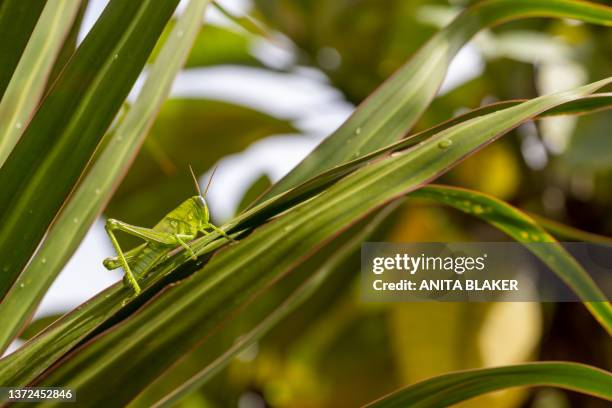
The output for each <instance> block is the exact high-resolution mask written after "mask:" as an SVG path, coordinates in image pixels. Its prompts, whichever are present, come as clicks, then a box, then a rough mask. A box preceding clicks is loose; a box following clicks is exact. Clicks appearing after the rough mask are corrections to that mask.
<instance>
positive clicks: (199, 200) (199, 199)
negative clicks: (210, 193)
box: [197, 196, 206, 207]
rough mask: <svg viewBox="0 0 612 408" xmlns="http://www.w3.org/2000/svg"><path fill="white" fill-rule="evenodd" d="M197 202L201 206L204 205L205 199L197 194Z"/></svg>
mask: <svg viewBox="0 0 612 408" xmlns="http://www.w3.org/2000/svg"><path fill="white" fill-rule="evenodd" d="M197 202H198V204H200V205H201V206H202V207H206V201H204V197H202V196H198V200H197Z"/></svg>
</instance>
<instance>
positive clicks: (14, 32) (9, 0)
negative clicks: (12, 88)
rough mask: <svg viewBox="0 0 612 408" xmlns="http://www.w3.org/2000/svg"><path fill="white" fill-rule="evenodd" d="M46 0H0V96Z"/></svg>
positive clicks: (0, 96) (2, 94)
mask: <svg viewBox="0 0 612 408" xmlns="http://www.w3.org/2000/svg"><path fill="white" fill-rule="evenodd" d="M45 3H46V0H32V1H27V2H26V1H22V0H3V1H2V2H0V38H4V39H6V38H10V39H11V40H10V41H2V47H1V48H0V67H2V69H1V70H0V98H2V97H3V96H4V91H5V90H6V87H7V86H8V84H9V82H10V80H11V77H12V76H13V72H14V71H15V67H17V64H18V63H19V59H20V58H21V54H22V53H23V50H24V49H25V47H26V44H27V43H28V39H29V38H30V35H31V34H32V31H33V30H34V26H35V25H36V22H37V21H38V18H39V17H40V14H41V13H42V11H43V8H44V7H45Z"/></svg>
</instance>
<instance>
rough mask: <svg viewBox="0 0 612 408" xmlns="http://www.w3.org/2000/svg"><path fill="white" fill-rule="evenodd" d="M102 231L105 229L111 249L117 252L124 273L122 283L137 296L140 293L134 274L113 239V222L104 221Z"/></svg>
mask: <svg viewBox="0 0 612 408" xmlns="http://www.w3.org/2000/svg"><path fill="white" fill-rule="evenodd" d="M104 229H106V233H107V234H108V236H109V237H110V240H111V242H112V244H113V247H114V248H115V251H116V252H117V257H118V258H119V262H120V263H121V266H122V267H123V270H124V271H125V276H124V282H126V281H127V282H126V283H127V284H129V285H130V286H131V287H132V288H133V289H134V292H135V294H136V295H138V294H139V293H140V285H138V282H137V281H136V278H135V277H134V274H133V273H132V270H131V269H130V265H129V264H128V262H127V260H126V259H125V256H124V254H123V251H122V250H121V247H120V246H119V242H118V241H117V238H115V233H114V231H115V230H116V229H117V226H116V222H115V220H113V219H108V220H107V221H106V225H105V226H104Z"/></svg>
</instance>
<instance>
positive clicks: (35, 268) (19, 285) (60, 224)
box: [0, 0, 209, 350]
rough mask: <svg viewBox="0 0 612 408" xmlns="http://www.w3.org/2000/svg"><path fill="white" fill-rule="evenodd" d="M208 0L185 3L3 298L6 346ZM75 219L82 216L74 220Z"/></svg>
mask: <svg viewBox="0 0 612 408" xmlns="http://www.w3.org/2000/svg"><path fill="white" fill-rule="evenodd" d="M208 2H209V0H192V1H191V3H190V4H189V6H188V7H187V8H186V9H185V12H184V13H183V15H182V17H181V18H180V19H179V20H178V22H177V24H176V26H175V27H174V29H173V31H172V32H171V33H170V35H169V37H168V39H167V40H166V42H165V44H164V46H163V47H162V50H161V52H160V53H159V55H158V57H157V59H156V61H155V63H154V64H153V66H152V67H151V70H150V72H149V74H148V78H147V80H146V82H145V84H144V85H143V88H142V90H141V92H140V94H139V95H138V98H137V100H136V101H135V103H134V105H133V106H132V107H131V108H130V110H129V111H128V113H127V114H126V115H125V118H123V120H122V122H121V124H120V125H119V126H118V127H117V129H115V131H114V132H113V133H112V134H111V139H110V140H109V142H108V144H106V146H105V147H104V150H103V151H102V153H100V155H99V156H98V158H97V160H96V162H95V163H94V165H93V166H92V168H91V169H90V170H89V172H88V173H87V175H86V176H85V178H84V179H83V181H82V182H81V183H80V185H79V186H78V188H77V190H76V191H75V192H74V194H73V195H72V196H71V197H70V199H69V201H68V203H67V205H66V206H65V208H64V209H63V211H62V212H61V214H60V216H59V218H58V219H57V220H56V221H55V222H54V224H53V226H52V227H51V229H50V230H49V232H48V234H47V236H46V238H45V241H44V242H43V244H42V246H41V247H40V248H39V250H38V251H37V252H36V255H35V256H34V258H33V259H32V261H31V262H30V263H29V264H28V266H27V267H26V269H25V270H24V271H23V273H22V274H21V275H20V276H19V278H18V279H17V281H16V284H15V285H14V286H13V288H12V289H11V290H10V291H9V292H8V294H7V295H6V297H5V299H4V301H3V302H2V303H0V350H3V349H4V347H6V346H7V345H8V343H9V342H10V340H11V339H12V338H13V337H14V336H15V335H16V334H17V333H18V331H19V329H20V328H22V327H23V325H24V324H25V323H26V322H27V320H28V318H29V316H30V315H31V314H32V313H33V312H34V309H35V308H36V306H37V304H38V302H39V301H40V300H41V299H42V296H43V295H44V294H45V292H46V291H47V289H48V288H49V286H50V285H51V283H52V282H53V280H54V279H55V277H56V276H57V274H58V273H59V272H60V271H61V268H62V267H63V266H64V264H65V263H66V262H67V261H68V259H70V257H71V256H72V254H73V252H74V251H75V250H76V248H77V247H78V245H79V243H80V242H81V240H82V238H83V237H84V236H85V234H86V232H87V231H88V230H89V227H90V226H91V224H92V223H93V221H94V220H95V219H96V217H97V216H98V215H99V214H100V212H101V211H102V209H103V207H104V205H105V203H106V201H107V200H108V198H109V197H110V196H111V195H112V193H113V191H114V189H115V188H116V187H117V185H118V184H119V182H120V181H121V178H122V176H123V174H125V171H126V170H127V168H128V167H129V165H130V162H131V158H132V157H133V156H134V155H135V152H136V151H137V150H138V149H139V147H140V145H141V143H142V141H143V139H144V137H145V135H146V133H147V130H148V129H149V127H150V125H151V124H152V122H153V121H154V119H155V116H156V114H157V112H158V111H159V109H160V107H161V105H162V103H163V102H164V100H165V99H166V97H167V95H168V93H169V91H170V86H171V85H172V81H173V80H174V77H175V76H176V74H177V72H178V71H179V70H180V68H181V66H182V64H183V62H184V61H185V59H186V58H187V55H188V53H189V50H190V49H191V46H192V44H193V41H194V39H195V37H196V36H197V34H198V30H199V28H200V26H201V23H202V15H203V13H204V8H205V6H206V4H207V3H208ZM75 219H76V220H79V222H74V220H75ZM24 288H27V290H24Z"/></svg>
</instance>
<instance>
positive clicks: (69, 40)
mask: <svg viewBox="0 0 612 408" xmlns="http://www.w3.org/2000/svg"><path fill="white" fill-rule="evenodd" d="M90 2H91V0H81V2H80V3H81V5H80V7H79V10H78V11H77V15H76V17H75V18H74V20H73V22H72V26H71V27H70V31H69V32H68V34H67V35H66V38H65V39H64V45H63V46H62V49H61V50H60V52H59V54H58V55H57V58H56V59H55V63H54V65H53V69H52V70H51V73H50V74H49V79H48V80H47V88H46V89H45V93H47V92H48V91H49V89H50V88H51V85H53V83H54V82H55V80H56V79H57V77H58V76H59V74H60V73H61V72H62V69H63V68H64V66H65V65H66V64H67V63H68V60H70V57H72V54H74V52H75V51H76V49H77V45H78V44H77V43H78V37H79V32H80V31H81V26H82V24H83V18H84V17H85V11H86V10H87V8H88V7H89V4H90Z"/></svg>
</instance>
